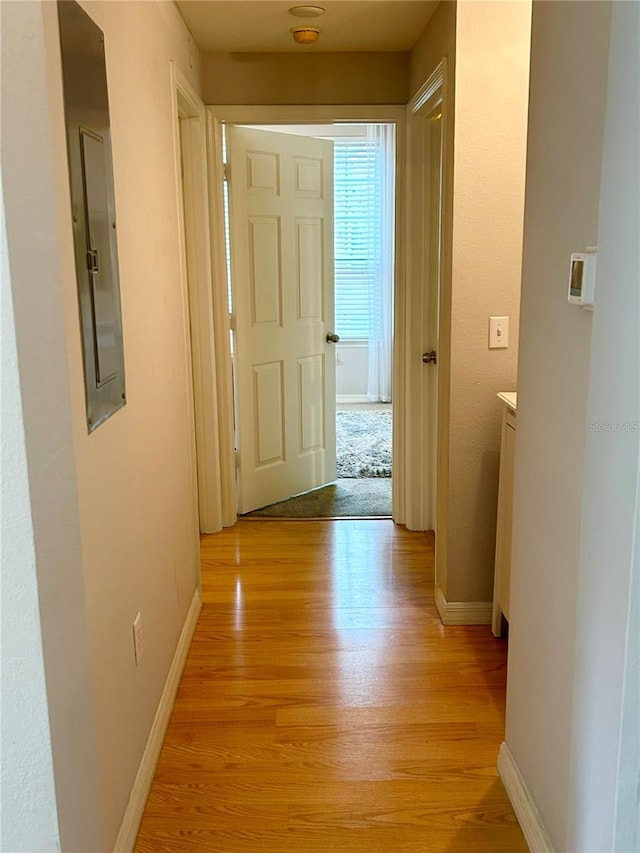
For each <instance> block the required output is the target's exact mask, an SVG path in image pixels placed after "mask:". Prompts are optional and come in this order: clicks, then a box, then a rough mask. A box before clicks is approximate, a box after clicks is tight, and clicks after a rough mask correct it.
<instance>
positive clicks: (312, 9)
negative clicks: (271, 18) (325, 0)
mask: <svg viewBox="0 0 640 853" xmlns="http://www.w3.org/2000/svg"><path fill="white" fill-rule="evenodd" d="M289 14H290V15H294V17H296V18H319V17H320V15H324V9H323V8H322V6H292V7H291V8H290V9H289Z"/></svg>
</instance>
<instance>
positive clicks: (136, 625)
mask: <svg viewBox="0 0 640 853" xmlns="http://www.w3.org/2000/svg"><path fill="white" fill-rule="evenodd" d="M143 651H144V646H143V643H142V616H141V615H140V613H139V612H138V614H137V615H136V618H135V619H134V620H133V654H134V657H135V661H136V666H140V661H141V660H142V652H143Z"/></svg>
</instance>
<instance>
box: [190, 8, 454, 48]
mask: <svg viewBox="0 0 640 853" xmlns="http://www.w3.org/2000/svg"><path fill="white" fill-rule="evenodd" d="M296 2H297V0H285V2H282V0H176V3H177V6H178V8H179V10H180V12H181V13H182V17H183V18H184V20H185V22H186V24H187V26H188V27H189V29H190V30H191V33H192V34H193V37H194V38H195V40H196V41H197V43H198V45H199V47H200V49H201V50H203V51H204V52H206V53H210V52H211V53H285V52H294V51H297V52H307V53H308V52H318V51H320V52H333V51H336V52H343V51H358V52H360V51H409V50H411V49H412V47H413V46H414V44H415V43H416V41H417V39H418V36H419V35H420V33H421V32H422V30H423V29H424V27H425V26H426V24H427V21H428V20H429V18H430V17H431V15H432V14H433V12H434V11H435V8H436V6H437V5H438V0H326V2H323V0H317V2H318V4H319V5H321V6H322V7H323V8H324V9H325V10H326V11H325V14H324V15H322V16H321V17H319V18H313V19H311V18H296V17H293V16H292V15H290V14H289V11H288V10H289V9H290V8H291V7H292V6H294V5H296ZM305 24H309V25H311V26H314V27H318V29H320V31H321V32H320V40H319V42H318V43H317V44H315V45H312V46H305V47H303V46H301V45H298V44H296V43H295V42H294V41H293V38H292V36H291V30H292V29H293V28H294V27H299V26H303V25H305Z"/></svg>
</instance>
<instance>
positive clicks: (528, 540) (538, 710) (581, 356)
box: [506, 2, 637, 851]
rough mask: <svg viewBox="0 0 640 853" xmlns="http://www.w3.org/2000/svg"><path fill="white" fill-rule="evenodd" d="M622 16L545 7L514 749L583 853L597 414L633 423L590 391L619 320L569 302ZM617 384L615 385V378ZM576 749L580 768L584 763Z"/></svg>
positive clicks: (589, 8)
mask: <svg viewBox="0 0 640 853" xmlns="http://www.w3.org/2000/svg"><path fill="white" fill-rule="evenodd" d="M621 5H623V6H624V5H625V4H621ZM609 17H610V6H609V4H608V3H598V2H566V3H565V2H554V3H548V2H536V3H534V7H533V21H532V56H531V90H530V104H529V134H528V150H527V185H526V204H525V229H524V250H523V270H522V310H521V317H520V358H519V366H518V367H519V369H518V432H517V441H516V457H515V494H514V515H513V543H512V570H511V624H510V636H509V672H508V687H507V720H506V742H507V744H508V746H509V748H510V749H511V752H512V753H513V755H514V758H515V761H516V763H517V765H518V767H519V770H520V772H521V774H522V776H523V777H524V780H525V782H526V784H527V786H528V787H529V789H530V791H531V793H532V795H533V797H534V799H535V802H536V804H537V806H538V809H539V811H540V814H541V816H542V819H543V821H544V824H545V826H546V828H547V831H548V832H549V835H550V837H551V839H552V841H553V844H554V846H555V848H556V850H558V851H563V850H568V849H577V848H571V847H570V846H569V845H570V841H571V838H570V833H569V813H570V809H571V808H572V806H571V804H570V803H571V798H572V797H573V796H574V794H573V790H572V789H571V788H570V785H571V764H572V723H573V719H574V717H573V703H574V671H575V667H576V663H577V662H576V636H577V633H576V632H577V630H578V631H579V634H578V636H579V637H580V641H581V642H582V641H584V640H585V639H586V637H585V631H586V633H587V634H588V633H589V631H590V630H591V629H590V628H588V627H587V626H586V625H584V623H583V615H584V613H586V612H587V610H588V604H587V602H586V601H583V602H582V603H581V605H580V613H578V589H579V580H580V565H581V558H582V557H584V553H583V552H582V550H581V529H582V526H583V494H585V491H584V490H585V460H586V458H587V441H588V440H589V446H590V447H591V442H592V441H593V440H599V439H598V437H597V436H596V435H595V434H594V435H591V434H590V433H589V431H588V421H589V417H590V414H592V411H594V410H590V405H591V406H592V407H596V408H598V409H600V413H599V416H598V419H602V420H607V421H609V420H618V417H619V416H620V415H619V413H617V412H616V413H614V412H604V411H602V406H603V404H605V408H606V405H608V401H605V399H604V398H599V395H596V394H595V388H591V389H590V382H591V379H590V359H591V354H592V351H591V346H592V325H593V324H594V323H595V324H596V328H597V327H598V324H599V323H601V322H602V321H603V318H604V310H605V309H604V308H603V313H600V310H601V309H600V308H596V312H595V314H593V315H592V314H591V313H589V312H587V311H584V310H582V309H581V308H579V307H576V306H572V305H570V304H569V303H568V302H567V296H566V291H567V274H568V273H567V271H568V268H569V256H570V254H571V252H573V251H578V250H581V249H585V248H586V247H587V246H591V245H595V244H596V243H597V241H598V210H599V196H600V174H601V162H602V151H603V132H604V116H605V103H606V80H607V64H608V54H609ZM627 177H628V176H626V177H625V180H627ZM629 186H631V184H629ZM634 192H635V190H634ZM601 236H602V237H603V238H604V235H601ZM600 250H601V257H605V258H606V255H607V247H606V246H605V245H604V244H603V245H601V246H600ZM610 269H611V268H610ZM607 284H608V286H609V287H611V286H612V285H611V283H610V282H609V283H607V282H606V281H603V282H602V289H603V290H604V289H605V288H606V287H607ZM636 287H637V282H636ZM615 298H616V299H617V298H618V296H616V297H615ZM634 305H637V303H634ZM609 310H610V309H606V312H607V314H608V313H609ZM611 310H613V316H616V317H617V319H616V326H617V324H618V322H620V323H622V327H623V328H626V326H625V324H624V322H623V318H622V316H618V315H617V314H616V312H617V310H618V309H614V308H613V307H612V309H611ZM607 322H608V321H607ZM602 328H603V329H604V328H605V327H602ZM600 334H601V332H600V331H598V335H600ZM609 343H611V344H613V341H610V342H609ZM620 346H621V347H622V348H623V349H624V348H626V347H627V346H628V343H627V342H626V340H625V342H624V343H622V342H621V343H620ZM619 355H620V350H619V349H618V344H616V355H615V358H616V359H617V358H618V357H619ZM607 363H608V364H610V362H607ZM606 375H607V381H608V382H609V383H610V384H613V383H612V379H613V378H614V377H615V375H616V374H615V372H614V373H613V374H612V373H608V374H606ZM590 390H591V403H590V402H589V396H590ZM627 414H628V410H627ZM606 440H607V439H606V438H605V441H606ZM622 440H623V441H626V438H625V436H622ZM600 446H602V445H600ZM589 453H591V451H589ZM598 456H599V453H597V454H596V455H595V456H594V457H593V462H594V465H597V464H598V463H597V457H598ZM600 458H602V457H600ZM595 470H596V469H595V468H594V469H592V470H588V471H587V478H588V480H587V481H588V482H589V483H591V482H593V481H592V479H591V478H592V476H593V473H594V472H595ZM609 476H614V477H617V476H619V473H616V474H611V475H609ZM607 479H608V478H607ZM623 479H624V477H623ZM608 481H609V480H608ZM609 482H610V481H609ZM599 500H616V498H615V496H614V495H611V494H608V493H605V492H602V493H601V495H600V497H599ZM605 517H607V518H611V516H610V514H609V513H607V514H606V516H605ZM592 521H593V519H591V522H592ZM582 544H586V543H582ZM594 545H595V543H594ZM624 547H625V546H624V544H623V543H620V548H621V550H622V551H624ZM593 557H594V558H595V559H596V560H602V559H603V553H602V552H601V551H599V552H598V554H597V555H595V554H594V555H593ZM603 570H604V571H607V572H608V571H609V558H608V557H606V556H605V557H604V565H602V564H601V565H600V569H599V571H603ZM584 592H585V594H587V590H585V591H584ZM609 594H615V593H614V587H612V588H611V589H610V590H609ZM607 600H608V596H607ZM602 604H603V605H605V600H603V601H602ZM585 605H586V607H587V610H585V609H584V606H585ZM578 626H583V627H578ZM598 633H599V632H598ZM578 666H579V667H581V666H582V665H581V664H578ZM586 689H587V690H588V689H589V688H588V687H587V688H586ZM580 707H581V708H582V706H580ZM579 710H580V709H579V708H578V707H576V712H579ZM594 711H595V709H594ZM593 722H594V720H593V718H590V717H588V718H587V719H585V725H586V726H587V727H589V728H590V727H591V725H592V724H593ZM575 749H576V744H575V743H573V750H574V754H573V761H574V767H577V765H576V764H575V762H578V763H579V762H580V761H581V760H583V759H584V756H583V759H580V758H579V756H578V754H577V753H576V752H575ZM585 784H591V783H590V782H589V783H587V782H586V780H585Z"/></svg>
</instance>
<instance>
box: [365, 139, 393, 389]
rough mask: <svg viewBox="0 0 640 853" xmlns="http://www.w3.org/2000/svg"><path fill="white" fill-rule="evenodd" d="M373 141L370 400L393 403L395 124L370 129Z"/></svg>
mask: <svg viewBox="0 0 640 853" xmlns="http://www.w3.org/2000/svg"><path fill="white" fill-rule="evenodd" d="M367 135H368V137H369V139H372V140H374V141H376V142H377V143H378V144H377V145H376V150H377V156H378V158H379V159H378V164H377V166H378V169H379V172H378V176H377V177H378V178H379V184H378V186H379V189H380V191H379V192H378V193H375V195H376V196H377V198H376V204H377V205H379V209H380V215H379V217H376V218H377V220H378V222H379V223H380V230H379V233H377V234H372V245H371V247H370V258H371V262H372V263H374V264H376V266H378V265H379V270H380V274H379V275H372V276H370V278H369V281H370V290H369V381H368V387H367V399H368V400H369V401H370V402H372V403H375V402H382V403H390V402H391V375H392V365H391V354H392V347H393V277H394V260H395V259H394V243H395V125H392V124H377V125H369V127H368V128H367Z"/></svg>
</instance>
